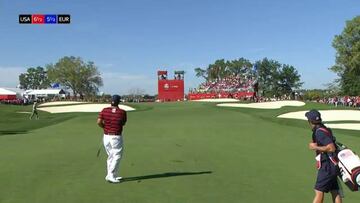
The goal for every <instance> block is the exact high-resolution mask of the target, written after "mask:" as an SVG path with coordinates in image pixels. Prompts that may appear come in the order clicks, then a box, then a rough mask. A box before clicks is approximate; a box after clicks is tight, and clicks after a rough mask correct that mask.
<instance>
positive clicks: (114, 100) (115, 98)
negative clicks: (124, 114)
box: [111, 94, 121, 105]
mask: <svg viewBox="0 0 360 203" xmlns="http://www.w3.org/2000/svg"><path fill="white" fill-rule="evenodd" d="M120 99H121V97H120V96H119V95H117V94H114V95H113V96H112V97H111V104H112V105H118V104H119V103H120Z"/></svg>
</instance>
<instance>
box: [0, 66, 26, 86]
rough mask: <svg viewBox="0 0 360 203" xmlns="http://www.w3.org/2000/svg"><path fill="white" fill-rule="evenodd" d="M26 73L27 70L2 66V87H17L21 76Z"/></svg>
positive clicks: (0, 81) (0, 83) (0, 82)
mask: <svg viewBox="0 0 360 203" xmlns="http://www.w3.org/2000/svg"><path fill="white" fill-rule="evenodd" d="M24 72H26V69H25V68H21V67H6V66H0V87H16V86H17V85H18V84H19V75H20V74H21V73H24Z"/></svg>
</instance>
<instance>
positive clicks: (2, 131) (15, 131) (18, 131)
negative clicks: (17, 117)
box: [0, 130, 28, 136]
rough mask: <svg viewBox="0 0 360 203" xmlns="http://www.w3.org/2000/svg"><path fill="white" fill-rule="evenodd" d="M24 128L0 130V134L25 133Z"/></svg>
mask: <svg viewBox="0 0 360 203" xmlns="http://www.w3.org/2000/svg"><path fill="white" fill-rule="evenodd" d="M26 133H28V131H26V130H0V136H3V135H16V134H26Z"/></svg>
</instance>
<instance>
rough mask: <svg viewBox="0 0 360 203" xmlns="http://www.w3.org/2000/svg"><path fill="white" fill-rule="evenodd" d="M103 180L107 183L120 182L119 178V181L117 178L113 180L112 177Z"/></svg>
mask: <svg viewBox="0 0 360 203" xmlns="http://www.w3.org/2000/svg"><path fill="white" fill-rule="evenodd" d="M105 180H106V181H107V182H109V183H120V180H121V177H120V179H119V177H117V178H114V177H109V176H106V177H105Z"/></svg>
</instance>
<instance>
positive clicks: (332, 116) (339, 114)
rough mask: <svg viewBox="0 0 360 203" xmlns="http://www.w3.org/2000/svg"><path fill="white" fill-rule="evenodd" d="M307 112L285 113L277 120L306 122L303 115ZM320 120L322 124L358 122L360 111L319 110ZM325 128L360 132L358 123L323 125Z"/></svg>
mask: <svg viewBox="0 0 360 203" xmlns="http://www.w3.org/2000/svg"><path fill="white" fill-rule="evenodd" d="M306 112H307V111H297V112H291V113H286V114H282V115H280V116H278V118H290V119H299V120H307V118H306V117H305V113H306ZM319 112H320V113H321V118H322V119H323V121H324V122H329V121H360V111H357V110H320V111H319ZM325 124H326V126H328V127H330V128H336V129H347V130H360V123H325Z"/></svg>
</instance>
